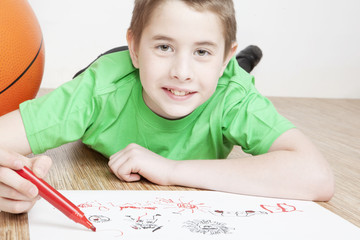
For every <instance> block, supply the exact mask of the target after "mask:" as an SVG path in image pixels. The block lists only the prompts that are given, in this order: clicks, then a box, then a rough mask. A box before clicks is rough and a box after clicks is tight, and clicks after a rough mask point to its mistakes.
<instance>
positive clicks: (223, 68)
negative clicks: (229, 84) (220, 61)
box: [221, 42, 238, 75]
mask: <svg viewBox="0 0 360 240" xmlns="http://www.w3.org/2000/svg"><path fill="white" fill-rule="evenodd" d="M237 47H238V44H237V42H234V43H232V44H231V48H230V50H229V52H228V53H227V56H226V58H225V60H224V65H223V67H222V69H221V75H222V74H223V73H224V71H225V68H226V66H227V65H228V63H229V62H230V60H231V58H232V57H233V56H234V54H235V53H236V50H237Z"/></svg>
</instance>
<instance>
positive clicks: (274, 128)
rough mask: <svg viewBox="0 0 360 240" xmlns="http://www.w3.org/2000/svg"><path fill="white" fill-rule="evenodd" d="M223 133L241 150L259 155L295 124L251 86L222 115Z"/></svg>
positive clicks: (266, 150)
mask: <svg viewBox="0 0 360 240" xmlns="http://www.w3.org/2000/svg"><path fill="white" fill-rule="evenodd" d="M224 119H225V120H224V126H223V129H224V131H223V134H224V136H225V138H226V139H227V140H228V141H230V142H231V143H232V144H234V145H240V146H241V147H242V149H243V151H244V152H246V153H249V154H252V155H259V154H264V153H266V152H268V150H269V148H270V147H271V145H272V144H273V142H274V141H275V140H276V139H277V138H278V137H279V136H280V135H281V134H282V133H284V132H286V131H287V130H289V129H291V128H294V127H295V126H294V125H293V124H292V123H291V122H290V121H289V120H287V119H286V118H285V117H283V116H281V115H280V114H279V113H278V112H277V111H276V109H275V107H274V106H273V104H272V103H271V101H270V100H269V99H267V98H266V97H264V96H262V95H261V94H259V93H258V92H257V90H256V89H253V90H252V91H250V93H248V94H247V95H246V96H245V97H244V98H243V99H242V100H241V101H239V102H238V103H235V104H233V106H231V107H230V108H229V110H228V112H227V113H226V114H225V118H224Z"/></svg>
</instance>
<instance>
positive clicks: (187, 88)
mask: <svg viewBox="0 0 360 240" xmlns="http://www.w3.org/2000/svg"><path fill="white" fill-rule="evenodd" d="M222 32H223V29H222V25H221V22H220V20H219V19H218V17H217V16H216V15H215V14H213V13H211V12H209V11H203V12H197V11H195V10H194V9H192V8H190V7H188V6H187V5H186V4H185V3H183V2H181V1H165V3H164V4H162V5H160V6H159V7H158V8H157V9H156V10H155V11H154V13H153V15H152V18H151V19H150V22H149V24H148V25H147V27H146V28H145V29H144V30H143V33H142V36H141V40H140V42H139V45H138V47H137V48H136V49H135V44H134V41H133V39H132V37H131V33H130V34H128V43H129V47H130V52H131V57H132V60H133V64H134V66H135V67H137V68H139V72H140V79H141V83H142V86H143V98H144V101H145V103H146V105H147V106H148V107H149V108H150V109H151V110H152V111H153V112H155V113H156V114H158V115H160V116H162V117H164V118H168V119H178V118H182V117H185V116H187V115H188V114H190V113H191V112H193V111H194V110H195V109H196V108H197V107H198V106H200V105H201V104H203V103H204V102H205V101H206V100H208V99H209V98H210V97H211V95H212V94H213V93H214V91H215V89H216V86H217V83H218V79H219V78H220V77H221V75H222V73H223V71H224V69H225V67H226V64H227V63H228V61H229V59H230V58H231V56H230V55H229V56H228V58H227V59H226V61H225V60H224V46H225V40H224V36H223V34H222ZM235 49H236V47H235ZM235 49H234V48H233V51H235Z"/></svg>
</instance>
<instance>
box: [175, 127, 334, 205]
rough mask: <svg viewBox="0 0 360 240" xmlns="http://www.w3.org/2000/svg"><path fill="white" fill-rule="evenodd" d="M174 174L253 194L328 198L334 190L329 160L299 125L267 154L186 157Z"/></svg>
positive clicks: (180, 179)
mask: <svg viewBox="0 0 360 240" xmlns="http://www.w3.org/2000/svg"><path fill="white" fill-rule="evenodd" d="M171 176H172V178H171V182H172V183H174V184H179V185H185V186H192V187H198V188H208V189H209V188H210V189H213V190H221V191H226V192H235V193H241V194H249V195H261V196H270V197H280V198H296V199H306V200H318V201H327V200H329V199H330V198H331V197H332V195H333V193H334V179H333V175H332V171H331V169H330V167H329V166H328V163H327V162H326V160H325V159H324V157H323V156H322V154H321V153H320V152H319V151H318V150H317V149H316V147H315V146H314V145H313V144H312V143H311V142H310V140H309V139H308V138H307V137H305V136H304V135H303V134H302V133H301V132H300V131H299V130H297V129H291V130H288V131H287V132H285V133H284V134H282V135H281V136H280V137H279V138H278V139H277V140H275V142H274V143H273V144H272V146H271V148H270V149H269V152H268V153H266V154H262V155H258V156H253V157H246V158H241V159H226V160H206V161H182V162H178V163H177V164H176V167H175V169H174V171H173V174H172V175H171Z"/></svg>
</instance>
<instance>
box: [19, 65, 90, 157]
mask: <svg viewBox="0 0 360 240" xmlns="http://www.w3.org/2000/svg"><path fill="white" fill-rule="evenodd" d="M90 75H91V74H90V73H89V71H88V72H85V73H83V74H82V75H80V76H78V77H77V78H75V79H73V80H72V81H69V82H67V83H65V84H64V85H62V86H61V87H59V88H57V89H56V90H54V91H53V92H51V93H49V94H47V95H45V96H43V97H41V98H38V99H34V100H30V101H26V102H24V103H22V104H21V105H20V112H21V117H22V119H23V123H24V126H25V131H26V136H27V138H28V141H29V143H30V147H31V149H32V152H33V153H34V154H39V153H43V152H45V151H46V150H48V149H52V148H56V147H58V146H60V145H63V144H65V143H68V142H72V141H76V140H78V139H80V138H81V137H82V136H83V134H84V132H85V131H86V129H87V128H88V127H89V126H90V125H91V123H92V119H93V116H94V105H95V103H94V101H93V92H94V91H93V81H92V77H91V76H90Z"/></svg>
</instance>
